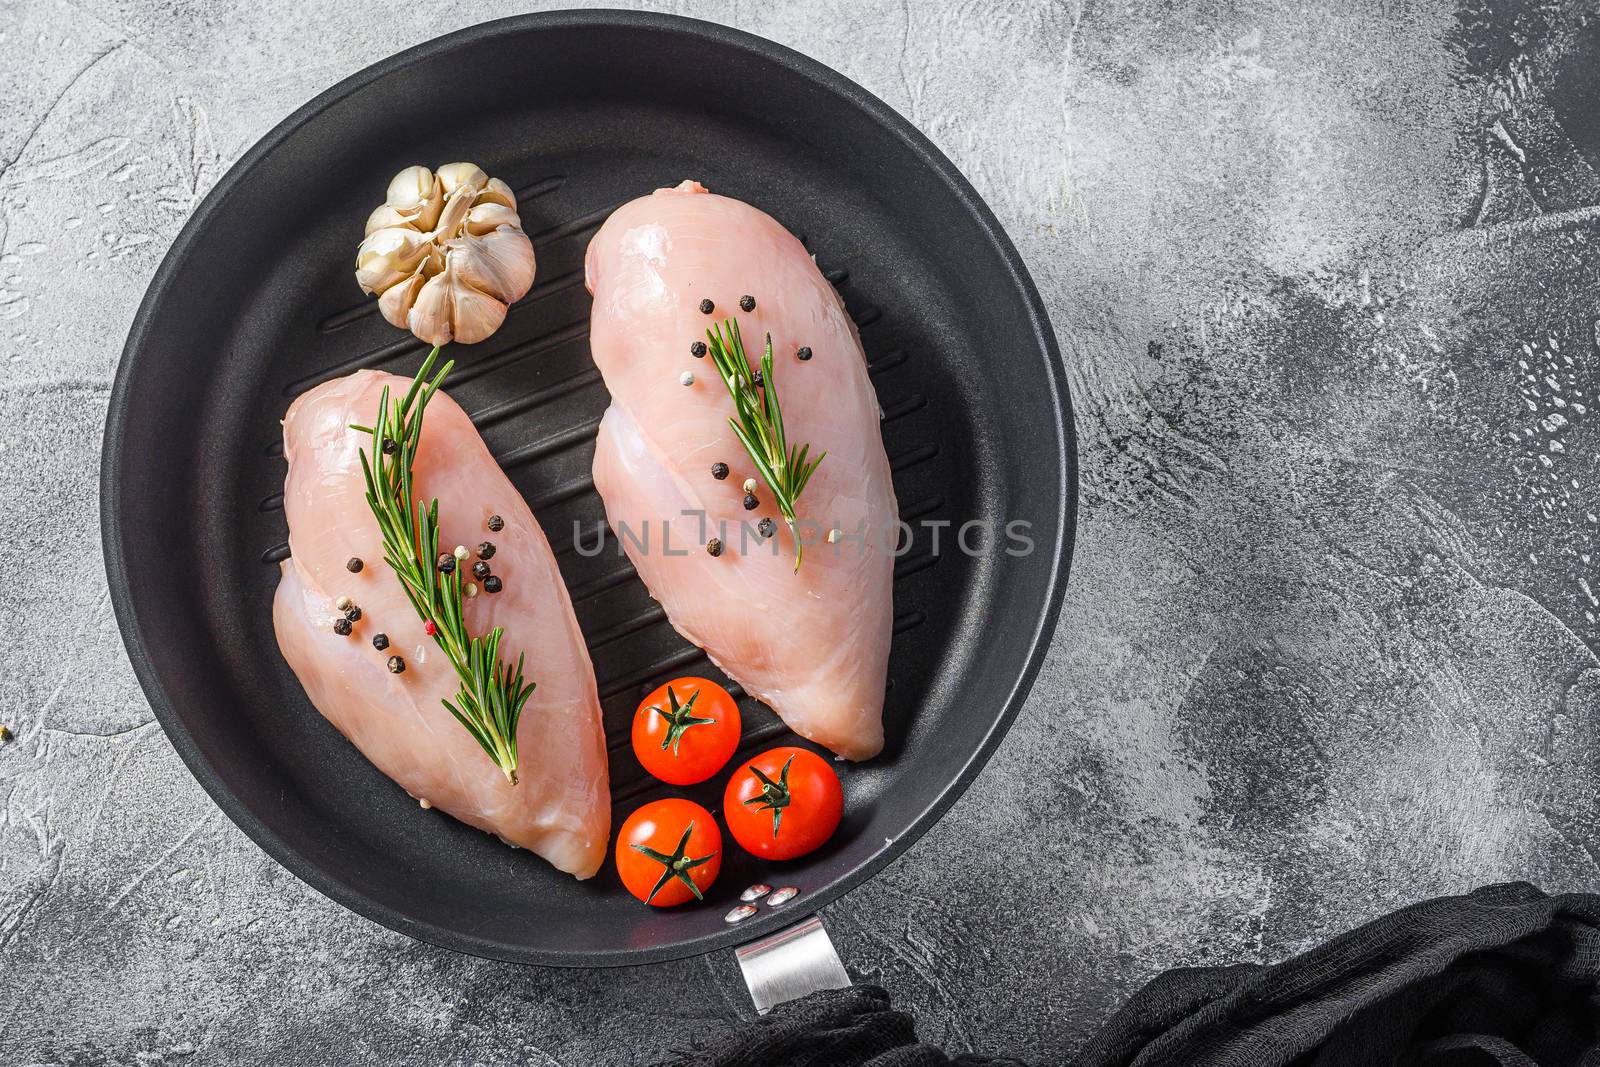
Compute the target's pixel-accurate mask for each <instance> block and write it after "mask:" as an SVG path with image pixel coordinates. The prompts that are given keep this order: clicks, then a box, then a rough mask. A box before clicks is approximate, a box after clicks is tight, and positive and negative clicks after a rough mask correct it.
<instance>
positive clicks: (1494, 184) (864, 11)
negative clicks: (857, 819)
mask: <svg viewBox="0 0 1600 1067" xmlns="http://www.w3.org/2000/svg"><path fill="white" fill-rule="evenodd" d="M1000 7H1004V8H1006V9H1007V13H1003V14H1002V13H999V12H997V11H996V10H991V8H1000ZM1319 7H1320V8H1322V10H1317V9H1318V8H1319ZM676 9H677V10H680V11H683V12H685V13H691V14H696V15H700V16H702V17H706V18H710V19H714V20H718V21H724V22H728V23H731V24H734V25H737V26H740V27H743V28H746V29H750V30H753V31H755V32H758V33H763V34H765V35H767V36H770V37H773V38H775V39H777V40H779V41H782V42H784V43H787V44H790V45H792V46H794V47H797V48H799V49H802V50H804V51H806V52H808V53H810V54H811V55H814V56H816V57H817V58H819V59H821V60H822V61H824V62H826V63H828V64H830V65H832V66H834V67H836V68H838V69H839V70H841V71H843V72H844V73H845V74H847V75H849V76H851V77H853V78H855V79H857V80H858V81H860V82H861V83H862V84H864V85H866V86H867V87H868V88H869V89H871V90H872V91H874V92H876V93H877V94H879V95H880V96H882V97H883V98H884V99H885V100H887V101H888V102H889V103H890V104H892V105H893V106H894V107H896V108H898V109H899V110H900V111H902V112H903V113H905V114H906V115H908V116H909V117H910V118H911V119H912V120H913V121H915V122H916V123H917V124H918V125H919V126H921V128H923V129H924V130H926V131H927V132H928V134H929V135H930V136H931V137H932V138H933V139H934V141H935V142H937V143H938V144H939V145H940V146H941V147H942V148H943V149H944V150H945V151H946V152H947V153H949V154H950V156H951V157H952V158H953V159H955V161H956V162H957V163H958V164H959V165H960V167H961V168H962V169H963V170H964V171H965V172H966V173H967V174H968V175H969V176H970V177H971V178H972V180H973V182H974V183H975V184H976V185H977V187H978V188H979V190H980V191H981V192H982V193H983V194H984V195H985V196H986V197H987V198H988V200H989V202H990V204H991V205H992V206H993V207H994V209H995V211H996V213H997V214H998V215H999V217H1000V218H1001V220H1002V221H1003V222H1004V223H1005V225H1006V226H1007V228H1008V229H1009V230H1010V232H1011V233H1012V235H1013V236H1014V238H1015V239H1016V241H1017V243H1018V245H1019V247H1020V248H1021V250H1022V253H1023V255H1024V257H1025V258H1026V259H1027V261H1028V263H1029V265H1030V267H1031V268H1032V270H1033V272H1034V275H1035V277H1036V279H1037V280H1038V282H1039V286H1040V288H1041V290H1042V291H1043V293H1044V296H1045V299H1046V301H1047V303H1048V304H1049V308H1050V312H1051V314H1052V316H1053V318H1054V322H1055V326H1056V329H1057V331H1058V333H1059V336H1060V339H1061V342H1062V348H1063V351H1064V353H1065V354H1066V358H1067V362H1068V365H1069V369H1070V374H1071V381H1072V386H1073V390H1074V394H1075V399H1076V403H1077V405H1078V426H1079V431H1080V433H1081V435H1082V445H1081V447H1082V488H1083V497H1082V515H1081V522H1080V533H1079V541H1078V551H1077V558H1076V561H1075V564H1074V574H1073V581H1072V586H1071V589H1070V591H1069V594H1068V598H1067V604H1066V607H1065V610H1064V614H1063V616H1062V619H1061V625H1060V628H1059V630H1058V633H1057V637H1056V641H1055V647H1054V649H1053V652H1052V654H1051V656H1050V659H1049V662H1048V664H1047V666H1046V667H1045V669H1044V671H1043V673H1042V674H1041V676H1040V678H1039V682H1038V685H1037V687H1036V689H1035V691H1034V693H1033V697H1032V699H1031V700H1030V701H1029V703H1028V706H1027V708H1026V710H1025V711H1024V713H1023V714H1022V716H1021V717H1020V719H1019V720H1018V722H1017V724H1016V727H1015V729H1014V730H1013V731H1012V733H1011V736H1010V737H1009V739H1008V740H1007V741H1006V743H1005V744H1004V746H1003V747H1002V748H1001V750H1000V752H999V754H998V755H997V756H996V758H995V760H994V762H993V763H992V764H991V765H990V767H989V768H988V770H987V771H986V772H985V773H984V774H983V775H982V776H981V778H980V779H979V780H978V781H977V783H976V784H975V785H974V786H973V788H972V790H971V791H970V793H969V794H968V795H967V796H966V797H965V798H964V799H963V800H962V801H961V802H960V803H959V804H958V805H957V806H956V807H955V808H954V809H953V810H952V811H951V813H950V814H949V816H948V817H947V818H946V819H945V820H944V821H943V822H942V823H941V824H940V825H939V827H938V828H937V829H935V830H934V831H933V832H932V833H931V834H929V835H928V837H927V838H926V839H924V840H923V841H922V842H921V843H920V844H918V845H916V846H915V847H914V848H912V849H911V850H910V851H909V852H908V853H907V855H906V856H905V857H904V858H902V859H901V860H900V861H899V862H897V863H896V864H895V865H894V866H892V867H891V868H890V869H889V870H888V871H887V872H885V873H884V874H883V875H881V876H880V877H879V878H877V879H876V880H875V881H873V882H871V883H869V884H867V885H866V886H864V887H863V888H861V889H859V890H858V891H856V892H855V893H853V894H851V895H850V896H849V897H848V898H846V899H845V900H844V901H842V902H840V903H839V904H837V905H835V906H833V907H832V908H830V909H829V910H828V913H827V920H828V922H829V925H830V927H831V929H832V930H833V933H834V936H835V940H836V941H837V942H838V944H839V945H840V947H841V950H842V953H843V955H844V957H845V959H846V962H847V963H848V964H849V965H850V966H851V967H852V968H853V969H854V970H855V971H856V972H857V973H858V974H859V975H861V976H863V977H865V978H868V979H871V980H875V981H879V982H881V983H883V984H884V985H886V986H888V987H889V988H890V989H891V990H893V991H894V992H895V993H896V995H897V997H898V998H899V999H900V1001H901V1002H902V1004H904V1005H905V1006H907V1007H909V1008H910V1009H912V1010H913V1011H915V1012H916V1013H917V1014H918V1015H919V1017H920V1018H921V1020H922V1029H923V1032H924V1034H925V1035H927V1036H929V1037H931V1038H934V1039H936V1040H944V1041H946V1042H948V1043H949V1044H950V1045H951V1046H953V1047H957V1048H966V1047H972V1048H984V1049H989V1050H1000V1049H1012V1050H1015V1051H1017V1052H1019V1053H1024V1054H1027V1055H1030V1056H1043V1055H1049V1054H1059V1053H1062V1052H1068V1051H1070V1050H1072V1049H1074V1048H1076V1047H1077V1046H1078V1045H1079V1044H1080V1043H1081V1042H1082V1040H1083V1039H1084V1037H1085V1035H1086V1034H1087V1033H1088V1032H1089V1031H1091V1030H1092V1029H1093V1028H1094V1027H1095V1026H1096V1025H1097V1023H1098V1022H1099V1021H1100V1020H1101V1019H1102V1018H1104V1016H1105V1015H1106V1014H1107V1013H1108V1012H1109V1011H1111V1010H1112V1009H1113V1008H1114V1007H1115V1005H1116V1004H1117V1003H1118V1002H1119V1000H1120V999H1121V998H1122V997H1123V996H1125V995H1126V994H1127V993H1128V992H1130V991H1131V990H1132V989H1133V988H1135V987H1136V986H1137V985H1138V984H1140V983H1142V982H1143V981H1144V980H1146V979H1147V978H1149V977H1150V976H1151V975H1153V974H1154V973H1156V972H1157V971H1159V970H1161V969H1163V968H1166V967H1170V966H1173V965H1178V964H1189V963H1210V962H1218V961H1229V960H1261V959H1276V958H1280V957H1282V956H1284V955H1286V954H1289V953H1292V952H1294V951H1295V950H1296V949H1298V948H1301V947H1303V946H1306V945H1308V944H1310V943H1312V942H1314V941H1316V940H1318V939H1320V938H1322V937H1324V936H1326V935H1328V934H1330V933H1332V932H1334V931H1337V930H1339V929H1342V928H1344V927H1347V926H1350V925H1352V924H1355V923H1357V922H1360V921H1362V920H1364V919H1367V918H1369V917H1371V916H1373V915H1375V914H1377V913H1379V912H1382V911H1386V910H1388V909H1391V908H1393V907H1396V906H1398V905H1400V904H1403V903H1406V902H1408V901H1411V900H1415V899H1417V898H1420V897H1424V896H1427V895H1431V894H1436V893H1443V892H1454V891H1459V890H1464V889H1467V888H1469V887H1472V886H1475V885H1478V884H1481V883H1484V882H1490V881H1495V880H1501V879H1508V878H1529V879H1531V880H1533V881H1536V882H1538V883H1539V884H1541V885H1542V886H1544V887H1545V888H1547V889H1550V890H1570V889H1595V888H1597V887H1600V865H1597V856H1600V851H1597V850H1600V799H1597V798H1600V790H1597V785H1600V770H1597V759H1600V719H1597V715H1600V670H1597V669H1596V668H1597V667H1600V661H1597V659H1596V642H1597V640H1600V622H1597V614H1600V600H1597V594H1600V577H1597V576H1596V574H1595V569H1594V566H1593V558H1592V553H1593V552H1594V548H1595V540H1596V531H1597V529H1600V525H1597V523H1600V520H1597V517H1596V512H1597V511H1600V500H1597V495H1596V493H1595V488H1594V487H1595V485H1596V481H1597V478H1600V470H1597V465H1600V464H1597V460H1596V446H1597V444H1600V440H1597V426H1600V424H1597V423H1596V421H1595V420H1596V415H1595V414H1594V412H1592V411H1591V410H1590V409H1591V405H1592V404H1593V403H1594V400H1595V396H1594V394H1595V391H1596V389H1597V382H1600V376H1597V373H1596V372H1597V370H1600V367H1597V363H1600V354H1597V351H1596V329H1597V327H1596V320H1597V316H1600V179H1597V178H1596V170H1595V167H1596V166H1597V165H1600V128H1597V126H1596V120H1595V118H1594V117H1593V116H1594V115H1595V114H1597V113H1600V85H1597V83H1596V81H1595V78H1596V75H1595V74H1594V73H1593V72H1594V71H1596V70H1600V61H1597V58H1596V57H1597V54H1600V49H1597V44H1596V37H1595V30H1594V29H1593V28H1592V27H1589V28H1586V27H1585V24H1584V21H1583V17H1582V16H1583V12H1582V11H1581V10H1580V9H1579V8H1578V7H1576V6H1569V5H1562V4H1538V5H1536V4H1533V3H1527V4H1511V3H1493V2H1489V0H1468V2H1467V3H1465V4H1464V6H1463V7H1462V8H1461V9H1460V10H1457V9H1456V8H1455V7H1454V6H1453V5H1451V4H1449V3H1445V2H1433V3H1424V2H1421V0H1390V2H1388V3H1383V4H1330V5H1301V4H1292V3H1288V2H1287V0H1246V2H1243V3H1238V4H1216V3H1211V2H1201V0H1174V2H1172V3H1167V4H1161V5H1152V4H1146V3H1141V2H1138V0H1100V2H1097V3H1094V4H1088V5H1083V4H1077V3H1071V2H1062V0H1057V2H1045V3H1031V4H1030V3H1018V4H1010V5H987V4H972V3H967V2H963V0H939V2H936V3H923V4H903V3H885V2H873V0H866V2H857V0H850V2H848V3H846V2H843V0H838V2H835V3H817V4H795V3H786V2H777V0H746V2H744V3H738V2H732V3H686V4H679V5H676ZM511 10H512V9H511V8H510V7H508V6H501V5H495V4H489V3H478V2H464V3H458V4H449V5H439V4H420V3H408V2H403V0H402V2H392V3H387V4H375V3H368V2H364V0H359V2H358V0H347V2H343V3H339V4H300V3H296V2H294V0H260V2H258V3H254V4H248V5H221V4H197V3H186V2H161V0H117V2H106V3H97V4H85V5H83V6H80V5H78V4H74V3H69V2H67V0H27V2H26V3H22V4H18V3H11V4H6V5H0V58H3V60H4V62H0V97H3V99H4V100H5V102H6V106H5V108H4V110H3V113H0V371H3V374H0V530H3V531H4V536H3V538H0V567H3V576H4V582H3V587H0V606H3V610H0V647H3V648H4V649H5V650H6V652H7V655H8V658H9V662H10V664H11V669H10V670H9V671H8V672H6V673H5V675H4V677H3V678H0V721H5V722H7V723H8V724H9V725H10V726H11V727H12V729H13V730H15V731H16V734H17V741H16V742H14V743H13V744H11V745H9V746H7V747H5V748H0V1063H5V1064H8V1065H9V1064H67V1063H71V1064H99V1063H115V1064H150V1063H184V1062H188V1063H206V1064H212V1063H215V1064H238V1065H252V1064H278V1063H307V1064H309V1063H330V1064H347V1063H364V1062H385V1063H387V1064H392V1065H396V1067H399V1065H413V1064H414V1065H418V1067H422V1065H428V1067H435V1065H438V1064H444V1063H461V1064H485V1065H500V1064H508V1065H509V1064H527V1063H531V1064H543V1065H550V1064H563V1065H587V1064H593V1063H611V1062H618V1063H630V1062H639V1061H647V1060H649V1059H652V1058H653V1055H654V1053H655V1051H656V1050H659V1049H661V1048H662V1047H664V1046H665V1045H670V1044H671V1043H672V1042H673V1041H674V1040H676V1039H677V1038H679V1037H680V1036H682V1035H687V1034H690V1033H692V1032H694V1031H695V1029H696V1028H701V1027H707V1026H722V1025H726V1024H727V1023H728V1022H729V1021H731V1020H733V1019H735V1018H737V1017H738V1016H740V1015H741V1014H743V1013H747V1011H748V1007H747V1002H746V1000H745V997H744V992H743V990H742V988H741V986H740V985H739V982H738V978H737V975H736V972H735V969H734V966H733V963H732V961H731V959H730V958H728V957H727V956H726V955H722V956H715V957H711V958H707V959H701V960H694V961H687V962H681V963H675V964H670V965H663V966H659V967H651V968H640V969H635V970H625V971H613V972H591V973H576V972H559V971H546V970H539V969H532V968H518V967H511V966H506V965H501V964H495V963H487V962H483V961H479V960H474V959H469V958H466V957H462V956H457V955H453V954H451V953H448V952H444V951H441V950H437V949H434V948H431V947H428V946H426V945H422V944H418V943H416V942H412V941H410V940H407V939H406V938H404V937H402V936H400V935H398V934H394V933H391V932H389V931H387V930H385V929H382V928H380V927H378V926H375V925H373V924H371V923H368V922H366V921H365V920H362V919H358V918H356V917H354V916H352V915H350V914H348V913H346V912H344V911H342V910H341V909H339V908H338V907H336V906H335V905H333V904H331V903H329V902H328V901H326V900H324V899H323V898H321V897H320V896H318V895H317V894H315V893H314V892H312V891H311V890H310V889H308V888H306V887H305V886H303V885H302V884H300V883H299V882H298V881H297V880H296V879H295V878H293V877H292V876H290V875H288V874H287V873H285V872H284V871H283V870H282V869H281V868H279V867H278V866H277V865H276V864H275V863H273V862H272V861H270V860H269V859H267V858H266V857H265V855H264V854H262V853H261V852H260V851H259V850H258V849H257V848H256V847H255V846H254V845H252V844H251V843H250V842H249V841H248V840H247V839H246V838H245V837H244V835H243V834H241V833H240V832H238V831H237V830H236V829H234V828H233V826H232V825H231V824H230V823H229V822H228V820H227V819H226V818H225V817H223V816H222V815H221V814H220V813H219V812H218V811H217V810H216V809H215V808H214V806H213V805H212V804H211V803H210V801H209V800H208V799H207V798H206V797H205V796H204V795H203V793H202V792H201V790H200V788H199V787H198V786H197V785H196V784H195V783H194V782H193V780H192V779H191V778H190V777H189V775H188V773H187V772H186V771H185V770H184V768H183V767H182V765H181V764H180V763H179V761H178V759H177V757H176V755H175V754H174V753H173V751H172V749H171V748H170V746H169V745H168V744H167V742H166V740H165V738H164V736H163V735H162V733H161V731H160V729H159V727H157V726H155V725H154V724H152V723H151V721H150V712H149V709H148V707H147V706H146V704H145V703H144V700H143V698H142V696H141V695H140V693H139V691H138V687H137V685H136V684H135V682H134V679H133V677H132V674H131V672H130V670H129V668H128V666H127V664H126V661H125V658H124V656H123V653H122V650H121V646H120V642H119V640H118V637H117V633H116V626H115V623H114V621H113V619H112V617H111V611H110V607H109V604H108V602H107V597H106V594H105V591H104V583H103V579H102V568H101V564H100V556H99V547H98V542H97V534H96V529H97V526H96V523H97V514H96V505H95V497H96V473H97V463H98V448H99V428H100V424H101V421H102V419H103V417H104V408H105V401H106V397H107V394H108V391H109V385H110V378H111V375H112V373H113V370H114V366H115V363H116V360H117V356H118V352H119V350H120V347H121V344H122V339H123V337H124V334H125V332H126V330H127V327H128V324H129V321H130V320H131V317H132V315H133V312H134V309H135V307H136V306H137V303H138V300H139V298H140V295H141V294H142V292H143V289H144V286H145V283H146V281H147V279H148V278H149V276H150V274H151V272H152V271H153V270H154V269H155V267H156V264H157V263H158V262H159V260H160V258H161V255H162V253H163V251H164V250H165V248H166V247H167V245H168V244H169V243H170V241H171V240H172V238H173V236H174V235H175V234H176V232H177V230H178V227H179V226H180V224H181V223H182V221H183V219H184V218H185V216H186V214H187V212H188V211H189V210H190V209H191V208H192V206H193V205H194V203H195V202H196V201H197V200H198V198H199V197H201V196H202V195H203V194H204V193H205V192H206V190H207V189H208V188H209V187H210V185H211V184H212V183H213V182H214V181H215V180H216V179H217V178H218V177H219V176H220V174H221V172H222V171H223V170H224V169H225V168H226V167H227V166H228V164H229V163H230V162H231V161H232V160H234V159H235V158H237V157H238V156H239V155H240V154H241V153H242V152H243V151H244V150H245V149H246V148H247V147H248V146H249V145H250V144H251V143H252V142H253V141H254V140H255V139H256V138H257V137H259V136H260V135H261V134H262V133H264V132H265V131H266V130H267V129H268V128H269V127H270V126H271V125H273V124H274V123H276V122H277V121H278V120H279V119H280V118H281V117H282V116H283V115H285V114H286V113H288V112H289V111H290V110H291V109H292V108H293V107H295V106H296V105H298V104H299V103H301V102H302V101H304V100H305V99H307V98H309V97H310V96H312V95H313V94H314V93H316V92H317V91H319V90H320V89H322V88H324V87H326V86H327V85H329V84H331V83H332V82H334V81H335V80H337V79H338V78H340V77H342V76H344V75H346V74H348V73H350V72H353V71H355V70H357V69H359V68H360V67H362V66H364V65H365V64H367V63H369V62H371V61H374V60H376V59H378V58H380V57H382V56H383V55H385V54H387V53H389V52H392V51H394V50H396V49H399V48H401V47H404V46H406V45H410V44H412V43H415V42H418V41H421V40H424V39H426V38H428V37H430V36H433V35H435V34H437V33H440V32H444V31H446V30H449V29H452V28H455V27H457V26H460V25H465V24H468V23H471V22H475V21H479V20H481V19H483V18H487V17H491V16H495V15H500V14H507V13H510V11H511ZM1585 79H1587V81H1586V80H1585Z"/></svg>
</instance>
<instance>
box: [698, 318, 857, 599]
mask: <svg viewBox="0 0 1600 1067" xmlns="http://www.w3.org/2000/svg"><path fill="white" fill-rule="evenodd" d="M706 347H707V349H708V351H709V352H710V354H711V362H712V364H713V365H714V366H715V367H716V368H717V374H718V375H720V376H721V378H722V384H723V385H725V386H727V387H728V395H729V396H731V397H733V406H734V409H735V410H736V411H737V413H738V414H737V417H736V418H731V419H729V420H728V425H729V426H732V427H733V432H734V433H735V434H736V435H737V436H738V438H739V443H740V444H742V445H744V450H745V451H746V452H748V453H749V454H750V462H752V463H754V464H755V465H756V473H757V474H759V475H761V480H762V481H764V482H766V483H767V489H768V490H770V491H771V493H772V498H773V500H775V501H776V502H777V504H778V510H779V511H781V512H782V513H783V521H784V522H786V523H788V524H789V531H790V533H792V534H793V535H794V569H795V570H796V571H798V570H799V569H800V558H801V556H802V555H803V554H804V552H805V548H804V546H803V545H801V544H800V533H799V531H798V530H796V529H795V523H796V522H797V521H798V520H797V519H796V517H795V504H796V502H797V501H798V500H799V499H800V494H801V493H802V492H803V491H804V490H805V487H806V483H807V482H809V481H810V480H811V475H812V474H813V473H814V472H815V471H816V469H817V466H818V464H820V463H821V462H822V461H823V460H824V459H826V458H827V456H828V454H827V453H826V452H824V453H822V455H820V456H818V457H817V458H816V459H809V458H808V457H809V455H810V453H811V446H810V445H809V444H807V445H799V446H795V445H791V444H789V441H788V438H787V437H785V436H784V432H783V409H782V408H780V407H779V406H778V384H777V382H776V381H774V380H773V376H772V335H771V334H770V333H769V334H767V348H766V351H765V352H763V353H762V355H761V383H762V384H761V385H760V386H759V387H758V386H757V385H756V382H755V378H754V376H752V375H751V373H750V360H749V359H748V358H747V357H746V356H745V351H744V340H743V339H742V338H741V337H740V336H739V320H738V319H735V318H728V319H723V320H722V322H720V323H718V324H717V325H716V326H713V327H712V328H711V329H709V330H707V331H706Z"/></svg>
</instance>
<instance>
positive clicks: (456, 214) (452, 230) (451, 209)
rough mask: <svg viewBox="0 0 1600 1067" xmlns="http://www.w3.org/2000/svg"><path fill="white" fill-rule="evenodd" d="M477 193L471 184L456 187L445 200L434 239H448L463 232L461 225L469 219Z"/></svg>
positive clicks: (434, 232)
mask: <svg viewBox="0 0 1600 1067" xmlns="http://www.w3.org/2000/svg"><path fill="white" fill-rule="evenodd" d="M476 195H477V194H476V192H475V191H474V190H473V188H472V187H471V186H470V185H460V186H457V187H456V188H455V191H453V192H452V193H451V194H450V197H449V199H448V200H446V201H445V205H444V211H443V212H441V213H440V215H439V224H438V225H437V226H436V227H434V230H433V239H434V240H436V241H448V240H449V239H450V238H452V237H454V236H455V235H456V234H458V233H460V232H461V227H462V226H463V225H464V224H465V223H466V221H467V213H468V212H470V211H471V210H472V200H473V197H474V196H476Z"/></svg>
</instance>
